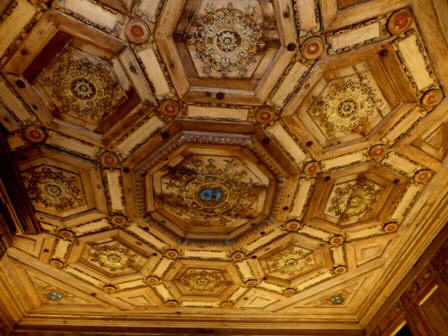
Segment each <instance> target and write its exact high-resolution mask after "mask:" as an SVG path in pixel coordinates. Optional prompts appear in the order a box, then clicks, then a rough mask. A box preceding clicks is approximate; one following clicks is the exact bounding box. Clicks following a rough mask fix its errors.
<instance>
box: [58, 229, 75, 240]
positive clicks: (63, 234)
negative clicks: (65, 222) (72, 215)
mask: <svg viewBox="0 0 448 336" xmlns="http://www.w3.org/2000/svg"><path fill="white" fill-rule="evenodd" d="M58 236H59V237H60V238H62V239H64V240H73V239H74V238H75V233H74V232H73V231H72V230H69V229H60V230H59V231H58Z"/></svg>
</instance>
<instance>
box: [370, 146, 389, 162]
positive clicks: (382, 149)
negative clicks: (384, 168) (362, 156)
mask: <svg viewBox="0 0 448 336" xmlns="http://www.w3.org/2000/svg"><path fill="white" fill-rule="evenodd" d="M386 149H387V147H386V146H385V145H382V144H379V145H375V146H372V147H371V148H370V149H369V156H370V157H371V158H372V159H374V160H378V159H380V158H381V157H383V155H384V154H386Z"/></svg>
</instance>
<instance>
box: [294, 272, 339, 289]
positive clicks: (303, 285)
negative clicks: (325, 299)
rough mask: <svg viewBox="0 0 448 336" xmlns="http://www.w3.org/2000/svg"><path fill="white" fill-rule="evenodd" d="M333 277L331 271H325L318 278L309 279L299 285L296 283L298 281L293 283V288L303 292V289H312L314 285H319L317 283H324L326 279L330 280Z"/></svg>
mask: <svg viewBox="0 0 448 336" xmlns="http://www.w3.org/2000/svg"><path fill="white" fill-rule="evenodd" d="M331 277H333V274H332V273H331V272H330V271H325V272H323V273H322V274H319V275H317V276H316V277H313V278H310V279H307V280H305V281H303V282H300V283H298V284H297V283H296V281H292V282H291V285H292V286H293V287H295V288H296V289H297V291H301V290H303V289H305V288H307V287H310V286H312V285H314V284H317V283H319V282H321V281H324V280H326V279H329V278H331Z"/></svg>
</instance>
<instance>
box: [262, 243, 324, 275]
mask: <svg viewBox="0 0 448 336" xmlns="http://www.w3.org/2000/svg"><path fill="white" fill-rule="evenodd" d="M267 263H268V266H269V269H270V270H271V272H275V273H278V274H280V275H282V276H288V277H291V276H296V275H298V274H300V273H303V272H306V271H307V270H309V269H311V268H313V267H314V266H315V265H316V261H315V259H314V255H313V252H312V251H309V250H307V249H304V248H301V247H298V246H290V247H288V248H286V249H284V250H282V251H280V252H279V253H277V254H275V255H273V256H272V257H270V258H268V259H267Z"/></svg>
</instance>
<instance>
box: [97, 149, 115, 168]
mask: <svg viewBox="0 0 448 336" xmlns="http://www.w3.org/2000/svg"><path fill="white" fill-rule="evenodd" d="M101 164H102V165H103V166H104V167H108V168H114V167H116V165H117V164H118V156H117V155H116V154H115V153H112V152H104V153H103V154H102V155H101Z"/></svg>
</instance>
